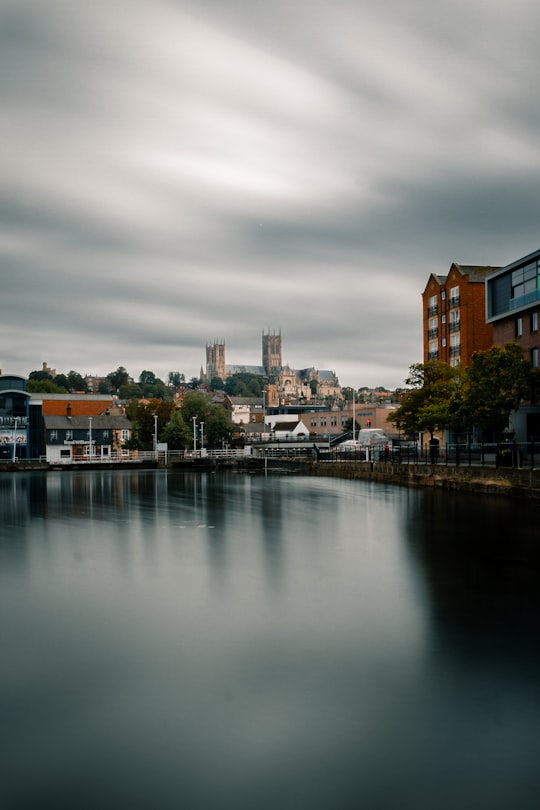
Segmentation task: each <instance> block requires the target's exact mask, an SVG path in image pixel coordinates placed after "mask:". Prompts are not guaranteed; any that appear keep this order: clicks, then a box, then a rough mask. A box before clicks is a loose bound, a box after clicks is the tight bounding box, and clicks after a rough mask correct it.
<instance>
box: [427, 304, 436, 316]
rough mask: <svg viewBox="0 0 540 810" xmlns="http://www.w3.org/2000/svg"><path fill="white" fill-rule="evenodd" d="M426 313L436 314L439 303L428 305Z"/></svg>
mask: <svg viewBox="0 0 540 810" xmlns="http://www.w3.org/2000/svg"><path fill="white" fill-rule="evenodd" d="M427 312H428V315H437V313H438V312H439V305H438V304H434V305H433V306H432V307H428V311H427Z"/></svg>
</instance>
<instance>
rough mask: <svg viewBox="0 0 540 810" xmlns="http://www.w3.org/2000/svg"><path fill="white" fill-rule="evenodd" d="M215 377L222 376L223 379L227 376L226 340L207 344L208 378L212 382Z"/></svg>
mask: <svg viewBox="0 0 540 810" xmlns="http://www.w3.org/2000/svg"><path fill="white" fill-rule="evenodd" d="M213 377H221V379H222V380H225V379H226V377H227V368H226V365H225V342H224V341H223V342H221V343H220V342H218V341H215V343H207V344H206V379H207V380H208V382H210V381H211V380H212V379H213Z"/></svg>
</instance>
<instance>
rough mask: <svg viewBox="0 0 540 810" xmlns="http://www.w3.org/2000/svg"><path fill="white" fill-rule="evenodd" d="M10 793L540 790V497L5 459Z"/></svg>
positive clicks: (1, 521)
mask: <svg viewBox="0 0 540 810" xmlns="http://www.w3.org/2000/svg"><path fill="white" fill-rule="evenodd" d="M0 526H1V541H0V595H1V596H0V598H1V608H2V609H1V628H2V629H1V644H2V647H1V649H2V651H3V656H2V658H3V664H2V667H1V669H0V701H1V712H2V715H1V717H2V722H1V729H2V731H1V733H2V751H3V756H2V765H3V776H2V780H1V784H0V791H2V793H1V794H0V795H1V796H2V798H3V803H2V806H3V807H4V806H5V807H7V808H24V809H25V810H26V808H34V807H35V808H49V807H51V808H64V807H69V808H87V807H88V808H108V807H114V808H124V807H126V808H139V807H141V808H150V807H151V808H187V809H188V810H190V809H191V808H193V809H194V810H199V808H205V809H206V808H210V809H212V810H213V808H226V810H228V808H263V809H264V808H286V809H287V810H288V809H289V808H290V810H303V808H313V809H314V810H318V808H332V809H334V808H335V809H336V810H339V808H359V807H362V808H363V807H365V808H366V810H376V809H377V808H385V809H386V808H392V809H393V808H395V807H400V808H403V807H406V808H416V809H417V810H423V809H424V808H426V810H427V809H428V808H429V810H439V808H452V809H453V808H455V807H457V806H460V807H466V808H468V807H471V808H475V810H479V809H483V808H485V810H498V808H503V807H504V808H507V806H508V805H510V804H511V805H512V806H514V807H516V808H519V810H528V808H531V809H532V808H533V807H534V808H536V807H537V804H538V791H539V788H540V774H539V769H538V764H537V762H538V747H539V743H540V692H539V689H540V686H539V684H540V679H539V676H540V653H539V651H538V638H539V632H538V631H539V629H540V628H539V617H540V610H539V607H540V598H539V597H540V587H539V586H540V582H539V578H540V574H539V571H540V568H539V566H540V541H539V537H538V528H537V526H538V508H537V507H536V506H534V505H531V504H522V503H509V502H507V501H506V500H496V499H491V498H482V499H479V498H474V497H469V496H456V495H454V494H444V493H433V492H423V491H409V490H406V489H397V488H392V487H389V486H382V485H370V484H365V483H359V482H350V481H335V480H323V479H307V478H301V477H282V478H280V477H268V478H264V477H262V476H261V477H259V476H242V475H235V474H233V473H228V474H217V475H204V476H199V475H191V474H167V473H165V472H158V473H155V472H144V471H126V472H87V473H86V474H82V473H60V472H58V473H49V474H48V475H41V474H36V475H24V474H18V475H16V476H8V475H4V476H1V475H0Z"/></svg>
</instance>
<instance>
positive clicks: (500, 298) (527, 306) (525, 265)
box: [486, 250, 540, 441]
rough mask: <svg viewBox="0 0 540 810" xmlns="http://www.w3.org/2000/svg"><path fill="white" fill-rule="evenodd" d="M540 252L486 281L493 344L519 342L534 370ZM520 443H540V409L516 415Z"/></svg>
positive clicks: (526, 406)
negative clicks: (532, 441)
mask: <svg viewBox="0 0 540 810" xmlns="http://www.w3.org/2000/svg"><path fill="white" fill-rule="evenodd" d="M539 318H540V250H537V251H535V252H534V253H530V254H528V255H527V256H524V257H523V258H522V259H517V261H515V262H512V263H511V264H509V265H507V266H506V267H502V268H501V269H500V270H498V271H497V272H496V273H493V274H492V275H491V276H489V277H488V279H487V280H486V321H487V322H488V323H489V324H490V326H492V328H493V343H494V344H495V345H496V346H504V345H505V344H506V343H516V344H517V345H518V346H521V348H522V349H523V354H524V356H525V357H526V358H527V359H528V360H529V361H530V363H531V365H532V367H533V368H540V333H539V330H538V321H539ZM511 428H512V430H513V431H514V433H515V435H516V438H517V439H518V441H531V440H532V439H534V440H535V441H539V440H540V407H539V406H538V405H537V404H535V403H523V404H522V405H521V407H520V408H519V410H518V411H517V412H515V413H513V414H512V417H511Z"/></svg>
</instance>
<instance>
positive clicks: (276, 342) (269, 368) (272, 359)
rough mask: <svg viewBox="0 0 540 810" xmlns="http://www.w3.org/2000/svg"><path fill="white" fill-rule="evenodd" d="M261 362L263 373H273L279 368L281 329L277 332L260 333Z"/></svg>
mask: <svg viewBox="0 0 540 810" xmlns="http://www.w3.org/2000/svg"><path fill="white" fill-rule="evenodd" d="M262 364H263V368H264V373H265V374H270V375H273V374H275V373H276V372H277V371H279V369H280V368H281V329H280V330H279V334H277V335H276V333H275V332H274V333H273V334H270V331H268V334H267V335H265V333H264V330H263V334H262Z"/></svg>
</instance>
